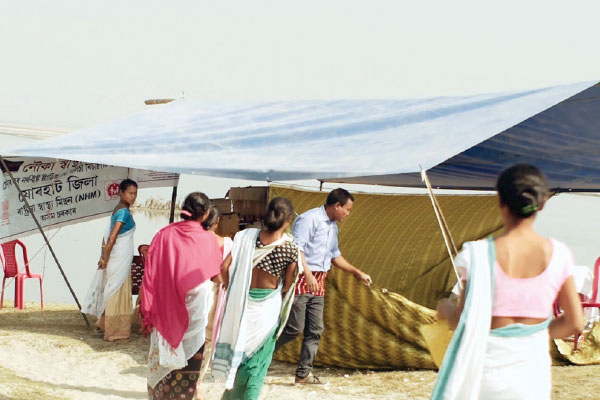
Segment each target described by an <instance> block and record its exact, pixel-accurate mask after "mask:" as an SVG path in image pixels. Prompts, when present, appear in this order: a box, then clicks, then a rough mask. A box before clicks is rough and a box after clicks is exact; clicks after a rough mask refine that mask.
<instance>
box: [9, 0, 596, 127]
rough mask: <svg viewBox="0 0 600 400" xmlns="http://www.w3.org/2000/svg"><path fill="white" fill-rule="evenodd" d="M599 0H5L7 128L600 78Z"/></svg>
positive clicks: (80, 124)
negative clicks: (156, 108) (229, 105)
mask: <svg viewBox="0 0 600 400" xmlns="http://www.w3.org/2000/svg"><path fill="white" fill-rule="evenodd" d="M599 15H600V2H598V1H596V0H593V1H570V2H565V1H548V0H545V1H531V0H530V1H522V0H521V1H503V2H493V3H492V2H487V1H451V2H448V1H437V2H435V1H399V0H395V1H377V0H370V1H348V0H345V1H323V0H321V1H302V2H287V1H281V0H279V1H248V2H242V1H239V2H231V1H221V2H215V1H211V2H204V1H197V0H194V1H171V2H164V1H129V0H128V1H122V0H120V1H102V2H86V1H80V0H70V1H59V0H54V1H12V2H10V1H4V2H2V3H1V5H0V52H1V53H0V54H1V58H0V77H1V78H0V126H2V125H3V124H4V125H6V124H13V125H14V124H16V125H20V126H35V127H42V128H66V129H72V128H80V127H84V126H88V125H92V124H97V123H101V122H105V121H108V120H112V119H115V118H118V117H121V116H125V115H128V114H131V113H133V112H137V111H141V110H143V109H144V107H147V106H145V105H144V104H143V100H145V99H147V98H157V97H178V96H180V95H181V93H182V91H185V97H186V98H187V99H191V100H194V99H197V100H276V99H312V98H407V97H428V96H438V95H459V94H472V93H481V92H490V91H503V90H518V89H526V88H534V87H542V86H550V85H554V84H559V83H567V82H575V81H584V80H594V79H600V52H598V51H597V50H595V49H597V47H598V38H600V34H599V33H600V29H599V26H600V24H599V23H598V17H599Z"/></svg>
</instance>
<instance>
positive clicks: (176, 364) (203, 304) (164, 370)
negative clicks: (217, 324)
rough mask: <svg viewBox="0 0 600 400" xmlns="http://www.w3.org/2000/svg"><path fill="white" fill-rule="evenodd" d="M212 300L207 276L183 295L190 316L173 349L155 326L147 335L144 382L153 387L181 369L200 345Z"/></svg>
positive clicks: (210, 286)
mask: <svg viewBox="0 0 600 400" xmlns="http://www.w3.org/2000/svg"><path fill="white" fill-rule="evenodd" d="M212 302H213V292H212V282H211V280H210V279H208V280H206V281H205V282H203V283H201V284H200V285H198V286H196V287H195V288H194V289H192V290H190V291H189V292H188V293H187V294H186V296H185V306H186V308H187V310H188V315H189V317H190V320H189V324H188V328H187V330H186V331H185V334H184V335H183V338H182V340H181V343H179V346H177V348H176V349H174V348H173V347H172V346H171V345H170V344H169V343H168V342H167V341H166V339H165V338H164V337H163V336H162V335H161V334H160V332H159V331H158V330H156V328H154V329H153V330H152V334H151V335H150V351H149V353H148V371H147V374H146V377H147V380H148V385H149V386H150V387H152V388H153V387H155V386H156V385H157V384H158V383H159V382H160V381H161V380H162V379H163V378H164V377H165V376H166V375H167V374H168V373H169V372H171V371H174V370H179V369H182V368H184V367H185V366H186V365H187V364H188V362H187V361H188V360H189V359H190V358H192V356H193V355H194V354H196V353H197V352H198V350H200V349H201V348H202V346H203V345H204V341H205V338H206V337H205V331H206V325H207V324H208V312H209V310H210V306H211V304H212Z"/></svg>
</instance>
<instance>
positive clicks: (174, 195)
mask: <svg viewBox="0 0 600 400" xmlns="http://www.w3.org/2000/svg"><path fill="white" fill-rule="evenodd" d="M176 201H177V186H173V192H172V193H171V213H170V214H169V223H170V224H172V223H173V221H175V202H176Z"/></svg>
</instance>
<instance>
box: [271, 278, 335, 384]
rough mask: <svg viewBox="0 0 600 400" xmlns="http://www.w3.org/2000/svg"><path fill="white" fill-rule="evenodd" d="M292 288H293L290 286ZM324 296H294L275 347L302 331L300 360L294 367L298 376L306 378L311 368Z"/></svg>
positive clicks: (316, 344) (320, 332)
mask: <svg viewBox="0 0 600 400" xmlns="http://www.w3.org/2000/svg"><path fill="white" fill-rule="evenodd" d="M292 290H293V288H292ZM324 305H325V297H323V296H315V295H313V294H310V293H309V294H301V295H296V297H294V304H293V305H292V309H291V311H290V317H289V318H288V321H287V324H286V326H285V329H284V330H283V333H282V334H281V336H280V337H279V340H278V341H277V345H276V347H275V349H278V348H279V347H281V346H282V345H284V344H286V343H287V342H289V341H291V340H293V339H295V338H296V337H297V336H298V335H300V333H301V332H304V338H303V339H302V349H301V350H300V360H299V361H298V368H297V369H296V376H297V377H298V378H306V377H307V376H308V375H309V374H310V372H311V371H312V369H313V362H314V360H315V356H316V355H317V350H318V348H319V341H320V340H321V334H322V333H323V306H324Z"/></svg>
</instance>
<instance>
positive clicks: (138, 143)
mask: <svg viewBox="0 0 600 400" xmlns="http://www.w3.org/2000/svg"><path fill="white" fill-rule="evenodd" d="M595 83H596V82H584V83H577V84H570V85H562V86H556V87H551V88H544V89H538V90H529V91H524V92H511V93H499V94H482V95H476V96H467V97H438V98H432V99H417V100H333V101H328V100H314V101H276V102H265V103H228V104H223V103H219V104H215V103H191V102H188V101H185V100H179V101H175V102H172V103H170V104H167V105H165V106H161V107H159V108H152V109H149V110H148V111H146V112H143V113H140V114H136V115H133V116H130V117H128V118H124V119H121V120H118V121H115V122H110V123H107V124H103V125H99V126H95V127H91V128H86V129H82V130H79V131H75V132H73V133H70V134H66V135H62V136H60V137H57V138H53V139H48V140H43V141H40V142H35V143H31V144H28V145H27V146H26V147H19V148H15V149H11V150H9V151H5V152H4V153H5V154H6V155H19V156H32V157H52V158H63V159H72V160H78V161H86V162H95V163H102V164H109V165H115V166H125V167H130V168H139V169H146V170H157V171H167V172H177V173H185V174H199V175H210V176H221V177H231V178H242V179H252V180H295V179H313V178H316V179H320V180H323V181H331V182H349V183H368V184H382V185H392V186H422V183H421V181H420V177H419V174H418V171H419V170H420V167H423V168H424V169H428V170H429V177H430V179H431V182H432V184H433V185H434V186H436V187H443V188H458V189H490V188H492V187H493V185H494V181H495V178H496V176H497V174H498V173H499V172H500V171H501V170H502V169H503V168H505V167H506V166H509V165H511V164H514V163H517V162H529V163H533V164H535V165H537V166H539V167H540V168H541V169H542V170H543V171H544V172H545V173H546V174H547V175H548V177H549V180H550V184H551V186H552V187H554V188H559V189H560V190H574V191H600V157H597V156H596V152H597V151H598V150H600V85H597V84H595Z"/></svg>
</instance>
